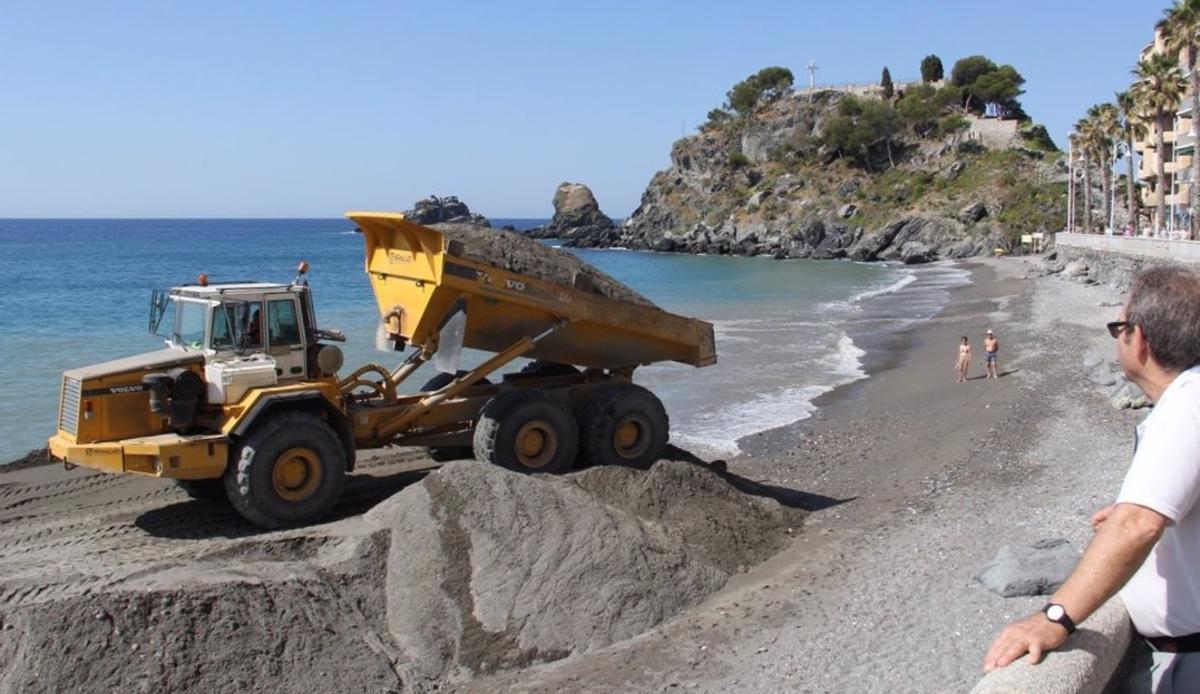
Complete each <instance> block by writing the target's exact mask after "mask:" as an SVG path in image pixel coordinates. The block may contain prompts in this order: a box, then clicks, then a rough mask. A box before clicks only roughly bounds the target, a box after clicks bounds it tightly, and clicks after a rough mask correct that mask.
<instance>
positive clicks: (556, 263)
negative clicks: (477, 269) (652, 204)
mask: <svg viewBox="0 0 1200 694" xmlns="http://www.w3.org/2000/svg"><path fill="white" fill-rule="evenodd" d="M430 226H432V228H434V229H437V230H438V231H440V232H442V233H443V234H445V235H446V238H447V239H449V240H450V241H458V242H460V243H461V244H462V246H461V249H459V248H458V247H455V248H454V249H453V250H456V251H458V255H460V256H461V257H463V258H467V259H468V260H475V261H478V262H481V263H488V264H489V265H496V266H499V267H502V268H505V269H508V270H511V271H512V272H517V273H520V274H522V275H529V276H531V277H536V278H538V279H540V280H543V281H545V282H551V283H553V284H557V285H561V286H564V287H575V288H576V289H581V290H583V291H590V292H593V293H595V294H599V295H600V296H603V297H606V298H609V299H616V300H618V301H628V302H630V303H635V304H642V305H644V306H654V303H653V302H651V301H650V300H649V299H647V298H646V297H644V296H642V295H641V294H638V293H637V292H635V291H633V290H632V289H630V288H629V287H627V286H625V285H624V284H622V283H621V282H618V281H617V280H615V279H613V278H612V277H610V276H608V275H606V274H605V273H603V272H601V271H600V270H598V269H596V268H595V267H593V266H591V265H588V264H587V263H585V262H583V261H582V260H580V259H579V258H577V257H575V256H574V255H572V254H570V253H567V252H565V251H560V250H558V249H557V248H550V247H549V246H547V245H545V244H542V243H538V242H537V241H535V240H533V239H530V238H526V237H524V236H521V235H520V234H514V233H512V232H509V231H502V230H499V229H492V228H490V227H480V226H474V225H471V224H433V225H430Z"/></svg>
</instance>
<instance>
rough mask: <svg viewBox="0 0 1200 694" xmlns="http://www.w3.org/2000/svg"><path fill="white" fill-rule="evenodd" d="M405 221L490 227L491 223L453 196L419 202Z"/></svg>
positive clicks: (408, 212)
mask: <svg viewBox="0 0 1200 694" xmlns="http://www.w3.org/2000/svg"><path fill="white" fill-rule="evenodd" d="M404 217H405V219H407V220H408V221H410V222H414V223H416V224H423V225H425V226H429V225H431V224H443V223H447V224H470V225H474V226H481V227H490V226H491V222H489V221H488V219H487V217H484V216H483V215H481V214H472V212H471V210H470V208H468V207H467V203H465V202H463V201H461V200H459V199H458V198H457V197H455V196H453V195H448V196H446V197H444V198H439V197H438V196H436V195H430V196H429V197H427V198H425V199H423V200H418V201H417V202H416V203H415V204H414V205H413V208H412V209H411V210H408V211H407V212H405V213H404Z"/></svg>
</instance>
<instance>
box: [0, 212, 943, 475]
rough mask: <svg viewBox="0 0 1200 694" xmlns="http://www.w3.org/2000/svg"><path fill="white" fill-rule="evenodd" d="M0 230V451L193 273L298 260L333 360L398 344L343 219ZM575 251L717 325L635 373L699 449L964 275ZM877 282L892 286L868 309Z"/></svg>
mask: <svg viewBox="0 0 1200 694" xmlns="http://www.w3.org/2000/svg"><path fill="white" fill-rule="evenodd" d="M539 221H541V220H493V223H495V224H496V225H497V226H499V225H501V224H506V223H514V224H516V225H518V228H523V227H528V226H533V225H534V224H536V223H537V222H539ZM0 242H2V243H3V244H4V246H5V248H6V253H5V258H6V259H7V260H6V261H5V262H4V263H2V264H0V354H3V362H2V363H0V377H2V380H0V382H2V383H3V384H4V395H5V397H3V398H0V461H4V460H10V459H12V458H16V457H18V456H20V455H23V454H24V453H25V452H26V451H28V450H29V449H31V448H35V447H39V446H41V445H44V442H45V439H46V437H47V436H48V435H50V434H52V433H53V432H54V428H55V417H56V413H57V407H58V401H57V398H58V385H59V378H60V374H61V372H62V371H63V370H65V369H68V368H72V367H76V366H80V365H84V364H88V363H93V362H97V361H102V360H105V359H110V358H115V357H119V356H122V355H126V354H130V353H135V352H140V351H145V350H150V349H155V348H157V347H158V346H160V344H161V342H160V341H159V340H157V339H156V338H153V337H152V336H150V335H148V334H147V333H146V317H147V311H148V303H149V296H150V291H151V290H152V289H155V288H164V287H169V286H171V285H175V284H182V283H190V282H192V281H194V279H195V277H196V275H198V274H199V273H201V272H205V273H208V275H209V277H210V280H211V281H228V280H251V279H252V280H261V281H279V282H286V281H289V280H290V279H291V278H292V277H293V276H294V273H295V266H296V264H297V262H298V261H300V260H308V261H309V262H310V263H311V265H312V269H311V271H310V273H309V278H310V283H311V285H312V287H313V291H314V295H315V302H316V309H317V314H318V320H319V321H320V322H321V325H322V327H327V328H339V329H342V330H344V331H345V332H346V334H347V336H348V337H349V341H348V343H347V344H346V345H345V346H344V349H345V351H346V357H347V360H346V364H347V369H349V368H353V367H355V366H357V365H359V364H361V363H364V362H367V361H375V362H382V363H384V364H387V365H390V364H394V363H395V362H396V361H397V359H398V357H399V355H396V354H395V353H391V354H383V353H379V352H376V351H375V350H374V337H375V323H376V320H377V316H376V314H375V309H374V303H373V300H372V296H371V290H370V287H369V284H368V282H367V279H366V276H365V275H364V273H363V259H362V251H363V249H362V239H361V237H360V236H359V235H357V234H355V233H354V232H353V227H352V225H351V224H350V223H349V222H346V221H343V220H336V219H334V220H263V219H255V220H0ZM578 254H579V255H580V256H581V257H582V258H583V259H584V260H586V261H587V262H589V263H592V264H594V265H596V266H597V267H599V268H601V269H602V270H604V271H605V272H608V273H609V274H611V275H613V276H614V277H616V278H618V279H620V280H622V281H624V282H626V283H628V284H629V285H631V286H632V287H634V288H635V289H637V290H638V291H639V292H641V293H642V294H644V295H646V296H647V297H649V298H650V299H652V300H654V301H655V302H657V303H658V304H659V305H661V306H662V307H663V308H666V309H667V310H670V311H673V312H675V313H681V314H685V315H690V316H695V317H698V318H702V319H705V320H709V321H712V322H713V323H714V325H715V326H716V334H717V351H718V354H719V359H720V361H719V363H718V364H717V365H716V366H713V367H709V368H705V369H694V368H692V367H687V366H683V365H677V364H670V365H657V366H653V367H648V368H644V369H641V370H639V372H638V374H637V377H636V380H638V381H639V382H642V383H644V384H645V385H648V386H649V387H651V388H652V389H654V390H655V392H657V393H658V394H659V395H660V397H662V399H663V400H664V402H665V403H666V405H667V409H668V411H669V413H670V415H671V419H672V431H673V434H672V436H673V440H674V441H676V442H678V443H681V444H683V445H689V446H692V447H694V448H696V449H699V451H701V452H704V453H709V454H725V455H728V454H732V453H735V452H736V451H737V447H736V440H737V439H738V438H739V437H741V436H745V435H747V434H751V433H754V432H756V431H762V430H764V429H767V428H772V427H775V426H779V425H782V424H787V423H789V422H793V421H796V420H799V419H803V418H804V417H806V416H808V415H809V414H810V413H811V411H812V404H811V401H812V399H813V398H815V397H816V396H817V395H819V394H821V393H823V392H826V391H828V390H829V389H831V388H833V387H836V386H837V385H840V384H843V383H847V382H849V381H852V380H855V379H858V378H862V377H863V376H864V374H863V372H862V369H861V357H862V350H860V349H859V348H858V347H857V346H856V345H855V343H854V341H853V339H852V337H851V336H852V335H853V334H855V331H856V330H858V331H859V332H861V331H862V330H864V329H865V330H894V329H896V328H897V327H898V326H901V325H903V324H904V323H905V322H906V321H910V320H915V319H919V318H922V317H925V316H926V315H932V313H931V312H933V311H936V309H937V308H940V305H941V304H942V303H944V299H943V298H941V295H940V294H939V293H938V292H939V291H940V290H941V288H942V287H944V286H947V285H948V284H951V283H953V282H956V281H962V280H961V277H960V275H959V274H955V272H954V271H952V270H947V269H945V268H940V269H939V268H932V269H929V270H925V271H913V270H909V269H906V268H898V267H885V266H882V265H879V264H871V265H868V264H857V263H848V262H820V261H786V262H779V261H773V260H767V259H758V258H727V257H705V256H682V255H670V254H657V253H636V252H628V251H619V250H608V251H595V250H582V251H578ZM922 272H923V273H924V274H922ZM938 273H941V274H938ZM922 278H923V279H922ZM918 280H921V281H918ZM911 287H925V288H926V291H923V292H920V293H914V292H913V290H912V289H911ZM906 292H907V293H908V294H907V295H905V293H906ZM886 297H903V301H894V302H892V303H891V304H887V306H888V308H886V310H885V311H883V313H882V314H881V313H880V309H879V308H878V302H879V300H880V299H882V298H886ZM872 301H874V302H876V309H875V313H874V314H872V313H871V308H870V307H871V302H872ZM864 326H866V327H865V328H864ZM430 375H431V374H430ZM426 376H427V375H425V374H419V375H418V376H415V377H414V378H413V379H411V380H410V383H414V384H416V385H419V384H420V383H422V382H424V380H425V378H426Z"/></svg>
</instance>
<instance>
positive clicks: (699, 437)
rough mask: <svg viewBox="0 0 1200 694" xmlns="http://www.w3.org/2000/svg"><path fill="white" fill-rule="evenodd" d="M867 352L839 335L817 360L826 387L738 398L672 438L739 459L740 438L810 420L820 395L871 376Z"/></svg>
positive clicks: (682, 426) (688, 421) (686, 422)
mask: <svg viewBox="0 0 1200 694" xmlns="http://www.w3.org/2000/svg"><path fill="white" fill-rule="evenodd" d="M865 354H866V352H865V351H863V350H862V349H861V348H860V347H858V346H857V345H856V344H854V340H853V339H851V337H850V336H849V335H847V334H846V333H844V332H839V334H838V335H837V340H836V343H835V344H834V345H833V346H832V349H830V350H829V351H828V352H827V353H825V354H823V355H820V356H818V357H817V358H816V359H815V360H814V361H813V362H811V364H812V367H813V369H812V371H813V372H815V373H818V374H819V375H820V376H819V377H820V378H821V380H822V381H824V382H823V383H810V384H805V385H795V386H785V387H782V388H778V389H776V390H773V391H769V392H765V393H764V392H761V391H756V392H755V394H754V395H753V397H752V398H751V399H749V400H736V401H733V402H728V403H724V404H722V405H719V406H717V407H716V408H714V409H712V410H707V411H704V412H699V413H694V414H692V416H690V417H686V418H684V419H683V421H680V422H679V425H678V432H677V434H673V435H672V437H673V439H674V440H676V442H677V443H682V444H684V445H685V447H686V446H688V445H690V446H693V447H695V448H698V449H702V453H703V454H706V455H716V456H735V455H738V454H740V453H741V449H740V448H739V447H738V445H737V442H738V440H739V439H742V438H745V437H747V436H751V435H753V434H758V433H762V432H764V431H769V430H771V429H777V428H779V427H782V426H787V425H789V424H794V423H796V422H800V421H803V420H805V419H808V418H809V417H811V416H812V414H813V412H814V411H816V409H817V406H816V405H815V404H813V401H814V400H816V399H817V398H818V397H820V396H822V395H824V394H825V393H828V392H830V391H832V390H834V389H835V388H838V387H841V386H844V385H848V384H850V383H854V382H855V381H860V380H862V379H864V378H866V377H867V373H866V371H864V370H863V365H862V357H863V356H864V355H865ZM693 452H697V453H698V454H700V453H701V452H700V451H693Z"/></svg>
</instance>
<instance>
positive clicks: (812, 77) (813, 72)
mask: <svg viewBox="0 0 1200 694" xmlns="http://www.w3.org/2000/svg"><path fill="white" fill-rule="evenodd" d="M805 69H806V70H808V88H809V89H812V88H813V87H815V86H816V84H817V70H819V69H820V68H818V67H817V61H815V60H810V61H808V67H807V68H805Z"/></svg>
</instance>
